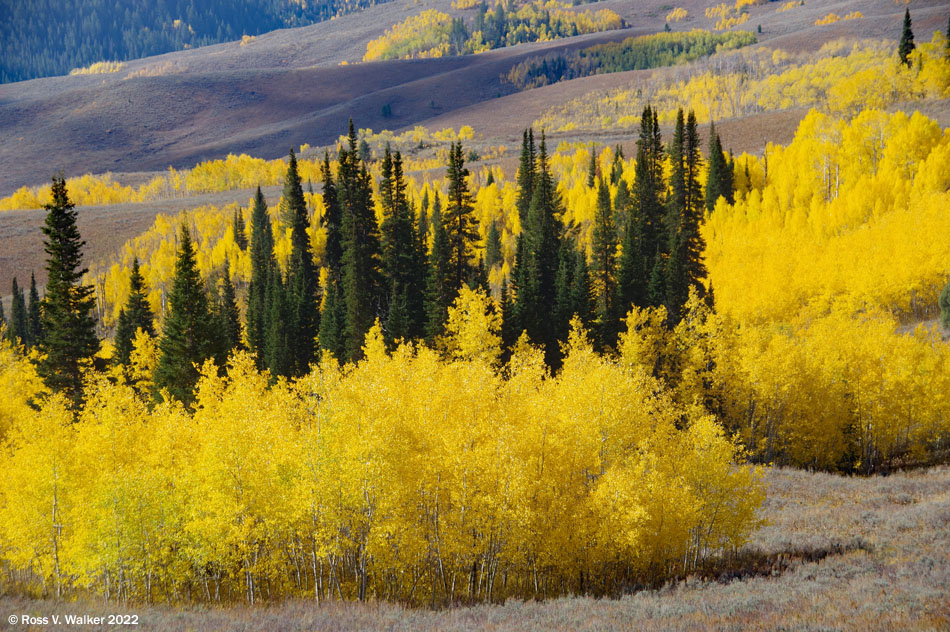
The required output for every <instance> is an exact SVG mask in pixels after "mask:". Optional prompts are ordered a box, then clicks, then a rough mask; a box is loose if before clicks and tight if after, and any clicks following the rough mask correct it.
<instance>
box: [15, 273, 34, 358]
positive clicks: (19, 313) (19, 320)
mask: <svg viewBox="0 0 950 632" xmlns="http://www.w3.org/2000/svg"><path fill="white" fill-rule="evenodd" d="M12 293H13V303H12V305H11V307H10V336H11V338H10V339H11V340H13V341H14V342H16V343H19V344H21V345H23V346H24V347H29V346H30V320H29V316H28V315H27V312H26V297H25V296H24V294H23V288H21V287H20V286H19V284H18V283H17V280H16V277H13V288H12Z"/></svg>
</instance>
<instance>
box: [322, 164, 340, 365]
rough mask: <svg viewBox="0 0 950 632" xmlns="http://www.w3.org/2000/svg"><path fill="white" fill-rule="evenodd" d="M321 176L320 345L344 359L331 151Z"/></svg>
mask: <svg viewBox="0 0 950 632" xmlns="http://www.w3.org/2000/svg"><path fill="white" fill-rule="evenodd" d="M321 173H322V176H323V204H324V208H325V210H324V213H323V226H324V228H325V229H326V233H327V241H326V247H325V249H324V253H325V254H324V259H323V265H324V267H325V268H326V271H327V274H326V287H325V288H324V290H323V311H322V313H321V315H320V335H319V344H320V348H321V349H323V350H324V351H329V352H330V353H331V354H333V357H335V358H337V359H338V360H343V359H344V356H345V354H346V345H345V343H346V304H345V303H344V301H343V290H342V288H341V285H340V278H341V276H342V270H341V268H342V259H343V246H342V234H341V233H342V230H343V227H342V222H343V212H342V210H341V208H340V195H339V191H338V189H337V186H336V184H335V183H334V180H333V171H332V169H331V168H330V154H329V153H324V154H323V165H322V166H321Z"/></svg>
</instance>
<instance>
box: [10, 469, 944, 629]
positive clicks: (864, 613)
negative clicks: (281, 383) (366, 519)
mask: <svg viewBox="0 0 950 632" xmlns="http://www.w3.org/2000/svg"><path fill="white" fill-rule="evenodd" d="M767 481H768V483H769V495H768V500H767V501H766V504H765V506H764V507H763V509H762V512H763V515H765V516H768V519H769V521H770V524H768V525H767V526H765V527H763V528H761V529H760V530H759V531H758V532H757V533H756V534H755V535H754V536H753V538H752V540H751V542H749V543H748V544H747V545H746V546H745V547H744V548H743V549H742V550H741V551H740V552H739V554H738V556H737V559H736V560H724V561H723V562H722V564H721V565H720V567H719V568H710V569H708V571H707V572H706V573H705V575H706V576H705V577H702V576H692V577H689V578H686V579H685V580H682V579H681V580H679V581H677V582H676V583H674V584H671V585H668V586H666V587H664V588H662V589H660V590H647V591H642V592H638V593H635V594H632V595H627V596H624V597H622V598H620V599H605V600H594V599H589V598H583V597H577V598H569V599H557V600H551V601H547V602H517V601H509V602H508V603H506V604H503V605H492V606H479V607H475V608H458V609H450V610H445V611H435V612H433V611H428V610H406V609H403V608H401V607H399V606H396V605H392V604H386V603H370V604H357V603H329V604H324V605H323V606H321V607H319V608H318V607H316V606H314V605H313V604H311V603H308V602H305V601H297V602H288V603H281V604H272V605H269V606H264V607H260V608H247V607H243V606H240V607H231V608H221V609H214V608H212V609H206V608H185V609H184V610H181V611H179V610H175V609H171V608H166V607H161V608H137V607H134V606H123V605H116V604H107V603H104V602H101V601H80V602H79V603H55V602H51V601H30V600H26V599H23V598H14V597H4V598H2V599H0V614H2V615H3V616H2V617H0V620H2V621H4V625H5V624H6V619H7V615H9V614H11V613H18V614H31V615H36V616H49V615H52V614H57V615H60V616H62V615H64V614H92V615H103V614H107V613H113V612H120V613H133V614H137V615H139V617H140V619H139V621H140V628H139V629H141V630H169V631H172V630H244V631H247V632H255V631H258V630H260V631H264V630H268V631H269V630H284V631H294V630H604V629H637V630H702V629H728V630H734V629H744V630H882V631H883V630H946V629H948V627H950V530H948V529H947V524H948V523H950V468H946V467H944V468H936V469H930V470H923V471H916V472H911V473H901V474H895V475H892V476H888V477H875V478H845V477H840V476H834V475H830V474H811V473H807V472H801V471H791V470H773V471H770V472H769V473H768V474H767ZM16 629H18V630H22V629H27V628H25V627H20V626H18V627H17V628H16ZM34 629H42V628H34ZM83 629H86V630H99V629H101V630H105V629H106V627H104V626H103V627H98V628H97V627H95V626H84V628H83ZM109 629H112V628H109Z"/></svg>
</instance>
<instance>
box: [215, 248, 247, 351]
mask: <svg viewBox="0 0 950 632" xmlns="http://www.w3.org/2000/svg"><path fill="white" fill-rule="evenodd" d="M216 294H217V296H216V300H215V307H214V328H215V332H216V333H217V338H218V345H217V346H218V348H217V353H216V354H215V361H216V362H217V363H218V365H219V366H224V365H225V364H227V361H228V357H229V356H230V355H231V352H233V351H234V350H235V349H243V348H244V343H243V342H242V341H241V314H240V312H239V311H238V306H237V297H236V295H235V292H234V284H233V283H231V266H230V265H229V264H228V262H227V261H225V262H224V270H223V271H222V273H221V285H220V287H219V288H218V291H217V292H216Z"/></svg>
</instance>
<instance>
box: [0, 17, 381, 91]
mask: <svg viewBox="0 0 950 632" xmlns="http://www.w3.org/2000/svg"><path fill="white" fill-rule="evenodd" d="M374 4H377V0H316V1H315V2H286V1H284V0H241V1H240V2H226V1H222V0H214V1H212V2H207V1H206V2H196V1H195V0H155V1H153V2H147V3H128V2H121V1H120V0H32V1H31V2H8V3H5V4H4V7H3V9H4V10H3V12H2V14H0V15H3V19H2V20H0V83H6V82H10V81H23V80H26V79H34V78H36V77H48V76H51V75H63V74H66V73H67V72H69V71H70V70H71V69H73V68H78V67H81V66H87V65H89V64H91V63H93V62H99V61H106V60H110V61H124V60H128V59H137V58H140V57H148V56H151V55H159V54H162V53H168V52H171V51H176V50H182V49H185V48H194V47H197V46H205V45H208V44H217V43H220V42H227V41H233V40H239V39H241V36H242V35H259V34H261V33H266V32H268V31H273V30H275V29H280V28H288V27H294V26H305V25H307V24H313V23H315V22H320V21H323V20H329V19H330V18H332V17H334V16H337V15H343V14H345V13H350V12H353V11H357V10H360V9H363V8H365V7H368V6H373V5H374ZM55 16H60V17H61V18H62V17H63V16H68V19H56V18H55Z"/></svg>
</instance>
